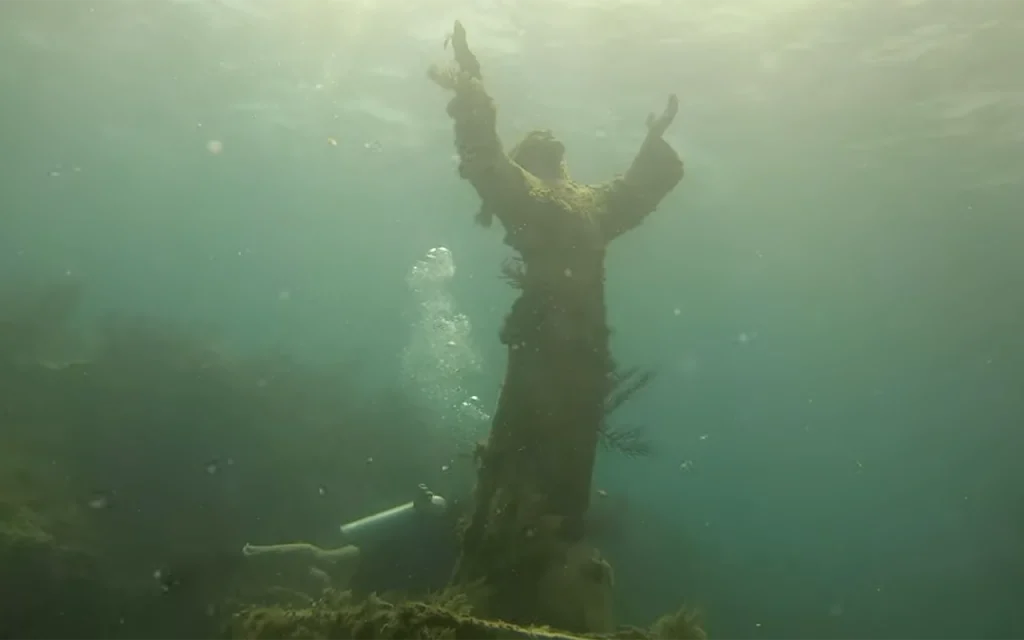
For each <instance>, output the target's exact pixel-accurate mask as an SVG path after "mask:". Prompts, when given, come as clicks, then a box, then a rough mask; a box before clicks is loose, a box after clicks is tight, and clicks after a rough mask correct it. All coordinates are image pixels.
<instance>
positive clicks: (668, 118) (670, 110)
mask: <svg viewBox="0 0 1024 640" xmlns="http://www.w3.org/2000/svg"><path fill="white" fill-rule="evenodd" d="M456 24H458V23H456ZM677 113H679V98H677V97H676V94H674V93H673V94H671V95H669V97H668V104H666V105H665V110H664V111H662V112H661V115H660V116H655V115H654V114H653V113H652V114H649V115H648V116H647V132H648V135H651V136H654V137H656V138H660V137H661V136H663V135H664V134H665V131H667V130H668V127H669V125H671V124H672V121H673V120H675V119H676V114H677Z"/></svg>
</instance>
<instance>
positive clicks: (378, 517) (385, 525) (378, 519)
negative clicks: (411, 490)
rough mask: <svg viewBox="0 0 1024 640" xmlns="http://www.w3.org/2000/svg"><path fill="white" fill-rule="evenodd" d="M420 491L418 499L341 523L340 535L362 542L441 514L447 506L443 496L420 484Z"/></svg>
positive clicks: (355, 542) (348, 539)
mask: <svg viewBox="0 0 1024 640" xmlns="http://www.w3.org/2000/svg"><path fill="white" fill-rule="evenodd" d="M420 491H422V492H423V493H422V494H421V496H420V499H418V500H413V501H411V502H406V503H405V504H400V505H398V506H397V507H392V508H390V509H385V510H384V511H380V512H378V513H374V514H373V515H369V516H366V517H364V518H360V519H358V520H353V521H352V522H349V523H347V524H343V525H341V535H343V536H344V537H345V541H346V542H349V543H350V544H355V545H360V544H364V543H366V542H367V541H372V540H373V539H376V538H378V537H380V536H383V535H387V532H389V531H395V530H396V529H401V528H403V527H408V526H413V525H414V523H415V521H416V520H417V519H418V518H422V517H424V516H426V517H431V516H437V515H441V514H443V513H444V512H445V510H446V509H447V508H448V503H447V501H446V500H445V499H444V498H442V497H441V496H438V495H434V494H433V493H431V492H430V491H429V490H427V488H426V487H425V486H423V485H420Z"/></svg>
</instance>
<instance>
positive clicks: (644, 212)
mask: <svg viewBox="0 0 1024 640" xmlns="http://www.w3.org/2000/svg"><path fill="white" fill-rule="evenodd" d="M678 112H679V100H678V98H676V96H675V95H670V96H669V98H668V104H667V105H666V106H665V110H664V111H663V112H662V114H661V115H660V116H657V117H655V115H654V114H653V113H652V114H650V115H649V116H647V137H646V138H644V142H643V144H642V145H641V146H640V152H639V153H637V155H636V158H634V160H633V164H632V165H631V166H630V167H629V170H628V171H626V174H625V175H624V176H621V177H619V178H616V179H615V180H613V181H612V182H611V183H610V184H609V185H608V211H607V214H606V218H605V219H604V220H603V221H602V227H603V230H604V236H605V238H606V239H607V240H608V241H610V240H612V239H614V238H616V237H618V236H620V235H622V234H623V233H625V232H627V231H629V230H630V229H633V228H635V227H637V226H639V225H640V223H641V222H643V221H644V218H646V217H647V216H648V215H649V214H650V213H651V212H653V211H654V210H655V209H656V208H657V207H658V204H660V203H661V201H662V200H663V199H664V198H665V196H667V195H668V194H669V192H670V191H672V189H674V188H675V186H676V185H677V184H679V181H680V180H682V178H683V161H682V160H681V159H680V158H679V154H677V153H676V152H675V150H674V149H673V148H672V147H671V146H670V145H669V144H668V143H667V142H665V140H664V138H663V137H662V136H663V135H664V134H665V131H666V130H668V127H669V125H671V124H672V121H673V120H675V117H676V114H677V113H678Z"/></svg>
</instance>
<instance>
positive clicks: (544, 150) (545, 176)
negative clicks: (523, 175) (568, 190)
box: [512, 129, 566, 180]
mask: <svg viewBox="0 0 1024 640" xmlns="http://www.w3.org/2000/svg"><path fill="white" fill-rule="evenodd" d="M512 159H513V160H514V161H515V162H516V163H517V164H518V165H519V166H520V167H522V168H524V169H526V170H527V171H529V172H530V173H532V174H533V175H535V176H537V177H538V178H540V179H542V180H557V179H561V178H565V177H566V175H565V164H564V162H565V145H563V144H562V143H561V142H559V141H558V140H557V139H556V138H555V136H554V135H553V134H552V133H551V132H550V131H548V130H546V129H544V130H541V131H531V132H530V133H528V134H526V137H525V138H523V140H522V141H521V142H520V143H519V144H517V145H516V146H515V148H514V149H513V150H512Z"/></svg>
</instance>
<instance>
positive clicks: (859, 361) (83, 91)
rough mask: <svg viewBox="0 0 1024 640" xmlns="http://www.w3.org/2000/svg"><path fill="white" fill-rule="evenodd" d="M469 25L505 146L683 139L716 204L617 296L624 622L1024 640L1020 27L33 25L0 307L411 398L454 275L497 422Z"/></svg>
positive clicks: (938, 8) (636, 242) (492, 311)
mask: <svg viewBox="0 0 1024 640" xmlns="http://www.w3.org/2000/svg"><path fill="white" fill-rule="evenodd" d="M455 17H459V18H460V19H462V20H463V22H464V23H465V25H466V27H467V29H468V32H469V37H470V41H471V43H472V44H473V46H474V48H475V49H476V50H477V51H478V54H479V56H480V58H481V62H482V64H483V67H484V72H485V74H486V78H487V82H488V84H489V86H490V88H491V90H492V93H493V94H494V95H495V98H496V100H497V101H498V103H499V105H500V123H501V128H502V133H503V136H504V137H505V139H506V141H511V140H514V139H515V138H516V137H518V136H519V135H521V134H522V133H523V132H525V131H527V130H529V129H531V128H534V127H550V128H552V129H554V130H555V131H556V133H557V134H558V135H559V136H560V137H561V138H562V139H563V140H564V141H565V142H566V144H567V146H568V159H569V162H570V168H571V170H572V171H573V173H574V175H575V177H577V178H580V179H584V180H587V181H598V180H603V179H605V178H607V177H610V176H611V175H612V174H613V173H614V172H616V171H620V170H622V169H624V168H625V167H626V166H627V164H628V162H629V161H630V159H631V157H632V154H633V152H634V151H635V149H636V148H637V146H638V144H639V141H640V140H641V138H642V135H643V133H644V127H643V120H644V117H645V115H646V114H647V112H648V111H651V110H655V109H658V108H659V107H660V106H661V105H662V104H663V100H664V97H665V95H666V94H667V93H669V92H676V93H678V94H679V95H680V98H681V101H682V105H683V106H682V109H681V114H680V117H679V118H678V120H677V122H676V124H675V126H674V128H673V129H672V131H671V132H670V134H669V139H670V141H671V142H672V143H673V145H675V146H676V147H677V148H678V149H680V151H681V153H682V155H683V157H684V159H685V160H686V163H687V178H686V179H685V180H684V182H683V183H682V185H681V186H680V187H679V189H677V191H676V193H675V194H674V195H673V196H671V197H670V198H669V199H668V200H667V201H666V202H665V203H664V204H663V205H662V207H661V209H660V210H659V211H658V212H657V213H656V214H655V215H654V216H652V217H651V219H650V220H649V221H648V222H647V223H646V224H645V225H644V226H643V227H642V228H640V229H638V230H637V231H635V232H633V233H631V234H630V235H628V236H627V237H625V238H623V239H622V240H620V241H618V242H617V243H616V244H615V245H614V246H613V248H612V250H611V255H610V258H609V269H608V271H609V304H610V315H611V319H612V324H613V326H614V328H615V330H616V333H615V336H614V344H613V346H614V348H615V351H616V357H617V358H618V359H619V360H620V361H622V362H624V363H625V364H639V365H646V366H654V367H656V368H658V370H659V372H660V376H659V377H658V379H657V381H656V383H655V385H654V386H653V387H652V388H651V389H650V390H648V391H647V392H645V394H644V395H643V396H641V397H639V398H638V399H637V400H636V401H635V402H634V403H632V404H631V405H629V406H628V408H626V409H624V410H623V411H624V413H627V414H628V415H627V416H625V418H626V419H628V420H630V421H636V422H641V423H645V424H648V425H650V429H651V435H652V437H653V438H654V440H655V446H656V449H657V455H656V456H655V457H654V458H653V459H651V460H641V461H623V460H622V459H618V458H611V457H609V458H608V459H604V460H602V462H601V465H600V469H599V480H600V484H601V486H602V487H604V488H605V489H606V490H607V491H609V492H610V493H612V494H616V495H627V496H628V498H629V501H630V505H631V517H632V518H633V519H634V520H635V522H634V523H632V524H634V525H635V526H632V527H630V528H629V529H628V530H627V531H626V532H624V533H623V535H622V536H621V537H620V538H619V539H618V540H616V541H615V542H614V543H610V546H609V553H610V554H611V555H612V557H613V559H614V562H615V566H616V571H617V578H618V580H617V585H618V588H619V591H620V595H619V603H620V606H621V609H622V612H623V616H624V617H625V618H627V619H628V620H629V621H637V622H640V621H646V620H648V619H650V618H653V617H654V616H656V615H657V614H659V613H661V612H663V611H665V610H668V609H671V608H673V607H674V606H675V604H677V602H678V600H680V599H681V598H684V597H685V598H686V599H688V600H693V601H695V602H698V603H700V604H701V605H702V606H703V608H704V609H705V610H706V612H707V618H708V626H709V629H710V630H711V632H712V634H713V635H715V636H718V637H812V636H814V637H825V636H827V637H855V636H856V637H865V636H871V637H922V638H923V637H926V636H927V637H967V636H972V637H981V636H984V637H1013V636H1020V635H1021V634H1024V614H1021V613H1020V611H1021V609H1020V606H1019V603H1020V601H1021V599H1022V597H1024V582H1022V580H1024V550H1022V545H1021V540H1022V536H1024V504H1022V499H1024V495H1022V494H1024V490H1022V487H1024V484H1022V480H1024V478H1022V471H1021V465H1020V464H1019V461H1018V459H1017V458H1018V456H1019V451H1020V450H1021V445H1022V441H1021V440H1022V435H1021V433H1020V425H1021V424H1022V414H1024V394H1021V392H1020V384H1021V383H1020V381H1021V380H1022V379H1024V333H1022V331H1021V327H1022V323H1021V320H1022V317H1024V316H1022V312H1024V299H1022V293H1021V291H1022V290H1024V287H1022V285H1024V252H1022V251H1021V250H1020V246H1021V238H1022V233H1024V218H1021V216H1020V212H1019V211H1018V207H1019V204H1020V202H1021V196H1022V189H1024V186H1022V180H1024V152H1022V143H1024V80H1022V76H1021V75H1020V73H1019V69H1017V66H1018V65H1016V64H1015V62H1014V61H1015V60H1018V59H1020V57H1021V54H1022V53H1024V9H1022V7H1021V5H1020V4H1019V3H1016V2H1012V1H1004V0H986V1H985V2H966V1H965V2H947V1H945V0H920V1H915V2H897V1H895V0H893V1H892V2H877V1H873V0H868V1H864V0H859V1H851V2H841V1H834V2H826V1H824V0H817V1H815V0H788V1H782V0H778V1H772V2H769V1H767V0H765V1H741V0H732V1H729V2H711V1H710V0H708V1H693V2H690V1H688V2H674V3H672V2H655V1H648V2H636V3H630V2H582V1H573V2H569V1H562V2H536V1H524V2H501V1H497V0H494V1H491V2H461V1H456V0H444V1H443V2H435V3H406V2H398V1H397V0H394V1H379V2H354V1H353V2H322V1H319V0H309V1H303V2H295V3H284V2H269V1H268V2H241V1H240V0H232V1H230V2H228V1H219V2H177V1H170V0H159V1H151V2H120V1H115V0H103V1H99V2H85V1H82V2H64V1H52V2H7V3H4V4H3V5H0V105H2V106H0V109H2V113H3V118H2V121H0V139H2V140H3V145H4V153H3V155H2V159H0V194H2V196H0V197H2V203H0V277H2V278H3V279H4V280H11V281H14V280H25V279H28V280H33V279H37V280H47V279H53V278H56V277H64V276H69V277H73V278H77V279H81V280H83V281H85V282H86V283H87V285H88V294H87V296H86V301H85V302H86V307H87V309H86V310H87V312H88V313H87V314H86V315H87V316H88V315H94V316H95V315H101V314H103V313H106V312H108V311H111V310H118V309H129V310H132V311H139V312H148V313H153V314H157V315H160V316H162V317H168V318H174V319H180V320H181V321H184V322H189V323H199V324H203V325H213V326H217V327H219V328H220V329H221V331H222V334H223V336H224V339H225V340H227V341H228V342H230V344H231V346H232V347H233V348H239V349H250V348H263V347H268V346H272V347H276V348H281V349H284V350H287V351H289V352H292V353H295V354H297V355H298V356H300V357H301V358H304V359H311V360H318V359H326V360H330V359H332V358H336V357H337V356H338V355H339V354H342V353H347V352H349V351H351V350H353V349H358V350H360V352H361V353H363V354H364V355H365V354H368V355H369V362H371V363H372V365H371V367H370V371H369V372H368V375H370V376H371V377H376V378H378V379H380V380H389V379H392V378H394V377H396V376H400V375H403V372H402V366H401V365H402V362H401V354H402V353H403V350H404V349H406V347H407V346H408V345H409V343H410V334H411V332H412V330H413V327H414V326H415V325H416V322H417V318H418V316H417V313H418V311H417V304H418V302H417V300H416V296H415V295H414V293H413V292H411V291H410V289H409V285H408V282H407V278H406V277H407V274H408V273H409V270H410V268H411V266H412V265H413V264H414V263H415V262H416V261H417V260H420V259H421V258H422V257H423V256H424V255H425V254H426V252H427V250H429V249H430V248H432V247H437V246H445V247H447V248H449V249H450V250H451V251H452V254H453V255H454V261H455V264H456V265H457V270H456V272H455V275H454V278H453V279H452V281H451V286H450V291H451V295H452V296H453V298H454V300H456V301H457V304H458V307H459V311H461V312H462V313H464V314H465V315H466V316H467V317H468V318H469V320H470V321H471V323H472V331H473V340H474V342H475V344H476V348H477V349H478V351H479V357H480V361H481V362H482V366H481V368H480V370H479V371H477V372H469V373H468V376H469V382H468V384H470V385H471V386H472V387H473V392H474V393H477V394H479V396H480V397H481V403H482V405H483V406H486V407H489V406H491V405H492V404H493V401H494V399H495V397H496V393H497V385H498V383H499V382H500V379H501V373H502V366H503V359H502V358H503V353H502V350H501V349H500V345H499V344H498V342H497V340H496V339H495V338H496V333H497V329H498V327H499V324H500V322H501V319H502V316H503V314H504V313H505V311H506V309H507V308H508V304H509V302H510V300H511V299H512V295H513V292H512V291H511V290H509V289H508V288H507V287H504V286H503V285H502V284H501V283H500V280H499V279H498V266H499V264H500V262H501V260H502V259H503V258H504V257H505V255H506V250H505V249H504V248H503V246H502V245H501V233H500V231H498V230H491V231H482V230H480V229H478V228H476V227H474V226H473V224H472V223H471V219H472V215H473V213H474V212H475V211H476V207H477V201H476V198H475V195H474V194H473V193H472V191H471V189H470V188H469V187H468V186H467V185H466V184H464V183H461V182H460V181H459V180H458V177H457V175H456V172H455V166H454V162H453V159H452V154H453V152H454V151H453V148H452V145H451V140H450V138H451V132H450V122H449V121H448V119H447V117H446V116H445V114H444V96H442V95H439V92H438V91H437V90H436V88H435V87H433V86H432V85H431V84H430V83H429V82H428V81H426V79H425V76H424V73H423V72H424V70H425V68H426V66H427V65H428V64H429V63H432V62H440V61H443V60H444V59H445V58H446V56H447V55H449V54H448V53H447V52H445V51H444V50H443V49H442V41H443V37H444V34H445V33H446V32H447V31H448V30H449V29H450V24H451V21H452V19H453V18H455ZM213 141H216V142H217V143H218V144H219V145H220V147H217V146H212V147H211V146H210V143H211V142H213ZM211 149H213V150H218V149H219V152H216V153H214V152H211ZM87 320H88V318H86V319H85V321H87Z"/></svg>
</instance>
